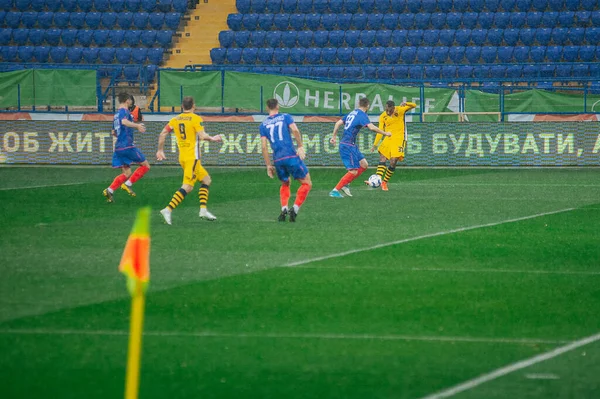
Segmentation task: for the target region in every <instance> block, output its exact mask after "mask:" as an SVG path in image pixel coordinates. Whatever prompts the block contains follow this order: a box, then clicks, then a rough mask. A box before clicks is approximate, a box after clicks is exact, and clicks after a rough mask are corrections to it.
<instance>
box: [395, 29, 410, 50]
mask: <svg viewBox="0 0 600 399" xmlns="http://www.w3.org/2000/svg"><path fill="white" fill-rule="evenodd" d="M392 42H393V43H394V46H399V47H400V46H405V45H406V44H407V43H408V31H407V30H406V29H398V30H395V31H392Z"/></svg>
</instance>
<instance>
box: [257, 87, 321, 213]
mask: <svg viewBox="0 0 600 399" xmlns="http://www.w3.org/2000/svg"><path fill="white" fill-rule="evenodd" d="M267 109H268V110H269V116H268V117H267V118H266V119H265V120H264V121H263V123H262V124H261V125H260V140H261V144H262V155H263V158H264V160H265V165H266V166H267V175H268V176H269V177H270V178H271V179H272V178H273V177H274V175H275V172H276V173H277V177H278V178H279V180H280V181H281V188H280V189H279V198H280V199H281V214H280V215H279V218H278V219H277V220H279V221H280V222H285V219H286V217H287V215H289V216H290V222H295V221H296V217H297V215H298V212H299V211H300V207H301V206H302V204H303V203H304V201H305V200H306V197H307V196H308V193H309V192H310V189H311V188H312V182H311V180H310V173H308V168H307V167H306V165H305V164H304V161H303V160H304V158H305V157H306V152H305V151H304V147H303V146H302V136H301V135H300V131H299V130H298V126H296V123H294V119H292V117H291V115H289V114H280V113H279V103H278V102H277V100H276V99H274V98H271V99H269V100H267ZM290 130H291V132H292V134H293V135H294V138H295V139H296V143H298V149H297V150H296V149H295V148H294V144H293V143H292V135H291V134H290ZM267 142H268V143H269V144H270V145H271V148H272V149H273V159H274V161H273V163H274V164H275V166H273V165H271V157H270V156H269V150H268V147H267ZM290 176H292V177H293V178H294V179H296V180H298V181H299V182H300V187H299V188H298V191H297V192H296V201H295V202H294V206H293V207H292V209H289V210H288V202H289V200H290Z"/></svg>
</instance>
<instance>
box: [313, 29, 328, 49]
mask: <svg viewBox="0 0 600 399" xmlns="http://www.w3.org/2000/svg"><path fill="white" fill-rule="evenodd" d="M313 41H314V43H315V46H316V47H319V48H323V47H327V46H328V43H329V32H328V31H326V30H319V31H316V32H315V33H314V35H313Z"/></svg>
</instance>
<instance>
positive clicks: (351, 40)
mask: <svg viewBox="0 0 600 399" xmlns="http://www.w3.org/2000/svg"><path fill="white" fill-rule="evenodd" d="M330 40H331V38H330ZM359 40H360V31H357V30H348V31H346V33H345V34H344V41H345V42H346V44H347V45H348V47H357V46H358V42H359Z"/></svg>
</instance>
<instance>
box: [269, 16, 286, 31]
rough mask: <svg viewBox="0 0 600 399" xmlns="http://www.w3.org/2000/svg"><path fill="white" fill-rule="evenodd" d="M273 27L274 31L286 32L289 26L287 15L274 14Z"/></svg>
mask: <svg viewBox="0 0 600 399" xmlns="http://www.w3.org/2000/svg"><path fill="white" fill-rule="evenodd" d="M273 25H275V29H277V30H281V31H284V30H287V29H288V28H289V26H290V16H289V14H275V16H274V17H273Z"/></svg>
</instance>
